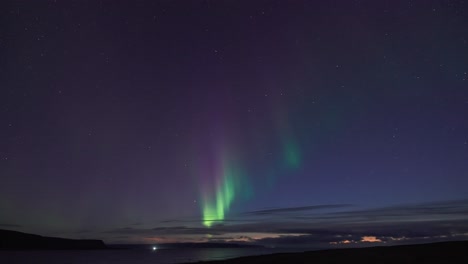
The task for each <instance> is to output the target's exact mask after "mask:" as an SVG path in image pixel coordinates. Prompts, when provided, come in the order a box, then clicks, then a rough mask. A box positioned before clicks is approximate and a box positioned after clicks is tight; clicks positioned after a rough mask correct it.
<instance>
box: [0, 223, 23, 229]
mask: <svg viewBox="0 0 468 264" xmlns="http://www.w3.org/2000/svg"><path fill="white" fill-rule="evenodd" d="M0 227H5V228H20V227H22V226H20V225H17V224H2V223H0Z"/></svg>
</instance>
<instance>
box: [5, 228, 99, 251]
mask: <svg viewBox="0 0 468 264" xmlns="http://www.w3.org/2000/svg"><path fill="white" fill-rule="evenodd" d="M0 249H107V246H106V244H104V242H103V241H102V240H94V239H67V238H58V237H45V236H40V235H34V234H28V233H23V232H18V231H12V230H4V229H0Z"/></svg>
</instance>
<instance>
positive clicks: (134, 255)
mask: <svg viewBox="0 0 468 264" xmlns="http://www.w3.org/2000/svg"><path fill="white" fill-rule="evenodd" d="M286 251H294V250H291V249H289V250H284V249H283V250H281V249H267V248H196V249H157V250H155V251H153V250H151V249H123V250H73V251H72V250H44V251H34V250H31V251H0V263H11V264H20V263H21V264H22V263H37V264H46V263H47V264H55V263H57V264H85V263H86V264H130V263H131V264H172V263H184V262H197V261H201V260H221V259H228V258H235V257H242V256H250V255H264V254H272V253H277V252H286Z"/></svg>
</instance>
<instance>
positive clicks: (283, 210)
mask: <svg viewBox="0 0 468 264" xmlns="http://www.w3.org/2000/svg"><path fill="white" fill-rule="evenodd" d="M350 206H352V205H350V204H324V205H311V206H301V207H284V208H274V209H266V210H257V211H250V212H246V213H245V214H253V215H256V214H258V215H264V214H275V213H291V212H300V211H310V210H325V209H336V208H343V207H350Z"/></svg>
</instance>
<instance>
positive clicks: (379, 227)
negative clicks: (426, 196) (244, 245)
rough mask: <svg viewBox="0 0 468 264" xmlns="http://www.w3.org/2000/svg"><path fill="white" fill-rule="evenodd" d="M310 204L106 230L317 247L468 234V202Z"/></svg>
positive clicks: (412, 240) (395, 241) (429, 239)
mask: <svg viewBox="0 0 468 264" xmlns="http://www.w3.org/2000/svg"><path fill="white" fill-rule="evenodd" d="M327 207H328V208H330V206H327ZM332 207H333V206H332ZM342 207H345V205H342ZM309 208H311V207H297V208H283V209H275V210H273V209H272V211H266V212H265V213H266V214H269V213H275V212H288V213H290V214H293V215H292V216H291V215H290V214H288V215H287V216H285V217H283V218H281V217H277V216H276V215H274V216H272V217H270V218H263V219H260V220H257V221H252V220H251V219H250V220H249V222H242V218H240V219H239V221H237V220H236V221H225V222H223V223H217V224H214V225H213V226H211V227H210V228H206V227H202V226H195V227H194V226H188V225H178V226H166V227H155V228H148V229H143V228H132V227H124V228H119V229H114V230H110V231H106V233H112V234H118V235H146V236H158V237H161V236H171V235H186V236H200V237H204V238H206V235H208V234H209V235H210V241H222V240H226V239H227V238H229V239H234V238H238V237H242V236H245V238H244V239H243V240H244V241H249V243H257V244H262V245H277V246H299V245H302V246H308V247H317V248H323V247H327V246H328V247H329V246H330V245H331V244H333V243H338V242H340V241H345V242H346V243H347V244H352V243H364V241H362V240H363V237H375V240H376V241H381V243H392V244H398V243H412V242H419V241H426V242H432V241H443V240H453V239H458V240H459V239H468V210H467V208H468V201H452V202H443V203H426V204H418V205H400V206H392V207H385V208H374V209H367V210H355V211H346V212H334V213H330V212H328V213H321V214H317V215H313V216H310V215H306V214H305V212H306V211H307V210H308V209H309ZM257 212H259V213H260V215H263V213H262V211H255V212H253V213H257ZM189 222H191V221H189ZM169 223H171V222H168V224H169ZM251 233H264V234H270V235H271V237H268V238H261V239H256V240H253V239H251V238H252V237H253V236H249V235H248V234H251ZM236 234H238V235H236ZM247 237H248V238H249V239H247ZM343 243H344V242H343ZM366 243H368V242H366ZM343 245H344V244H343Z"/></svg>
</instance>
